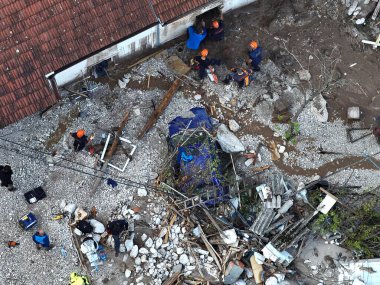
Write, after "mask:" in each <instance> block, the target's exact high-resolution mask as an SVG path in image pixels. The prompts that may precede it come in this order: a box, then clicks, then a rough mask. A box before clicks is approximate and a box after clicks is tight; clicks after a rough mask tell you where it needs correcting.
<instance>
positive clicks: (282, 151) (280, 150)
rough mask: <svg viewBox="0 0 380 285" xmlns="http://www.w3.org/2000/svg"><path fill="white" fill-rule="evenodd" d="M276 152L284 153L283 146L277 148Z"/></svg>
mask: <svg viewBox="0 0 380 285" xmlns="http://www.w3.org/2000/svg"><path fill="white" fill-rule="evenodd" d="M278 152H279V153H284V152H285V147H284V146H283V145H280V146H279V147H278Z"/></svg>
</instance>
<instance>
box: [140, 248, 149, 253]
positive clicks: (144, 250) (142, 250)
mask: <svg viewBox="0 0 380 285" xmlns="http://www.w3.org/2000/svg"><path fill="white" fill-rule="evenodd" d="M139 253H140V254H148V253H149V250H147V249H146V248H145V247H142V248H140V249H139Z"/></svg>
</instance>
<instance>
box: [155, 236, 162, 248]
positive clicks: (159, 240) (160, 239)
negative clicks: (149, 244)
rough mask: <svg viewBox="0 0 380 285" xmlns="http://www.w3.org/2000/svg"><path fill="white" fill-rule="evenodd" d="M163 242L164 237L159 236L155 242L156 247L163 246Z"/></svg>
mask: <svg viewBox="0 0 380 285" xmlns="http://www.w3.org/2000/svg"><path fill="white" fill-rule="evenodd" d="M162 243H163V241H162V238H158V239H157V240H156V244H155V247H156V249H159V248H160V247H161V246H162Z"/></svg>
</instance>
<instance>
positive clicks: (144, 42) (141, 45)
mask: <svg viewBox="0 0 380 285" xmlns="http://www.w3.org/2000/svg"><path fill="white" fill-rule="evenodd" d="M255 1H256V0H219V1H216V2H213V3H211V4H209V5H207V6H204V7H203V8H200V9H197V10H195V11H194V12H192V13H190V14H188V15H186V16H184V17H182V18H181V19H178V20H177V21H175V22H172V23H170V24H167V25H163V26H162V25H160V24H157V25H156V26H154V27H151V28H149V29H147V30H145V31H143V32H141V33H139V34H138V35H135V36H133V37H131V38H129V39H127V40H125V41H123V42H120V43H118V44H116V45H114V46H112V47H110V48H108V49H105V50H103V51H101V52H99V53H97V54H96V55H94V56H91V57H89V58H87V59H85V60H83V61H81V62H79V63H77V64H75V65H73V66H71V67H69V68H67V69H65V70H63V71H61V72H59V73H56V74H55V75H54V78H55V80H56V82H57V85H58V86H63V85H65V84H67V83H69V82H71V81H75V80H78V79H81V78H83V77H84V76H85V75H86V74H87V72H88V71H89V69H90V68H91V67H92V66H94V65H96V64H97V63H99V62H101V61H103V60H106V59H109V58H112V57H117V58H126V57H128V56H130V55H132V54H133V53H135V52H138V51H142V50H144V49H146V48H152V47H156V46H159V45H160V44H163V43H165V42H168V41H170V40H173V39H175V38H177V37H179V36H181V35H183V34H185V33H186V29H187V28H188V27H189V26H190V25H192V23H194V20H195V17H196V16H198V15H200V14H203V13H205V12H207V11H209V10H211V9H213V8H215V7H217V6H219V5H221V4H223V5H224V7H223V12H229V11H231V10H232V9H236V8H239V7H242V6H244V5H247V4H249V3H252V2H255Z"/></svg>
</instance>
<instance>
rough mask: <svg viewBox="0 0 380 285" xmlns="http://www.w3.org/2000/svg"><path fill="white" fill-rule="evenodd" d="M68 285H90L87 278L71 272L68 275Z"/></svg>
mask: <svg viewBox="0 0 380 285" xmlns="http://www.w3.org/2000/svg"><path fill="white" fill-rule="evenodd" d="M70 285H90V281H89V280H88V277H87V276H85V275H78V274H77V273H76V272H72V273H71V274H70Z"/></svg>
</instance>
